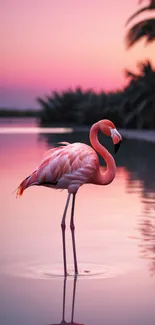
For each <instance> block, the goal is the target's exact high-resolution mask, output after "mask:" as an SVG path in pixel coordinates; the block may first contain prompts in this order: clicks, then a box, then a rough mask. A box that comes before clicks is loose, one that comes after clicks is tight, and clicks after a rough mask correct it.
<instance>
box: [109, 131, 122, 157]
mask: <svg viewBox="0 0 155 325" xmlns="http://www.w3.org/2000/svg"><path fill="white" fill-rule="evenodd" d="M111 137H112V140H113V143H114V151H115V153H116V152H117V151H118V149H119V147H120V144H121V142H122V136H121V135H120V133H119V132H118V131H117V130H116V129H111Z"/></svg>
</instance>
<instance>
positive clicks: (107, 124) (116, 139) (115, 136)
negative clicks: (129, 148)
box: [100, 120, 122, 153]
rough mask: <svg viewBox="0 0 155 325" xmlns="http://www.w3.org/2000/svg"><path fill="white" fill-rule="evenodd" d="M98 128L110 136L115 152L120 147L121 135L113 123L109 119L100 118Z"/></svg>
mask: <svg viewBox="0 0 155 325" xmlns="http://www.w3.org/2000/svg"><path fill="white" fill-rule="evenodd" d="M100 130H101V132H102V133H104V134H106V135H108V136H111V137H112V140H113V144H114V148H115V153H116V152H117V151H118V149H119V147H120V144H121V141H122V136H121V135H120V133H119V132H118V131H117V129H116V127H115V125H114V123H112V122H111V121H110V120H101V121H100Z"/></svg>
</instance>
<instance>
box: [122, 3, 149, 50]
mask: <svg viewBox="0 0 155 325" xmlns="http://www.w3.org/2000/svg"><path fill="white" fill-rule="evenodd" d="M142 1H143V0H141V1H139V3H141V2H142ZM149 2H150V3H149V5H148V6H146V7H143V8H141V9H140V10H138V11H137V12H136V13H134V14H133V15H132V16H131V17H129V19H128V20H127V22H126V25H127V24H128V23H129V22H130V21H131V20H132V19H133V18H135V17H137V15H139V14H140V13H142V12H146V11H150V10H154V9H155V0H150V1H149ZM142 37H145V38H146V43H149V42H152V41H153V40H155V18H150V19H145V20H142V21H140V22H139V23H137V24H135V25H134V26H132V27H131V28H130V29H129V31H128V32H127V34H126V44H127V48H129V47H131V46H133V45H134V44H135V43H136V42H137V41H139V40H140V39H141V38H142Z"/></svg>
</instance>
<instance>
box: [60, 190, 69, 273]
mask: <svg viewBox="0 0 155 325" xmlns="http://www.w3.org/2000/svg"><path fill="white" fill-rule="evenodd" d="M70 196H71V194H70V193H69V194H68V197H67V201H66V205H65V209H64V213H63V217H62V221H61V229H62V244H63V260H64V276H67V263H66V241H65V230H66V222H65V219H66V213H67V209H68V205H69V200H70Z"/></svg>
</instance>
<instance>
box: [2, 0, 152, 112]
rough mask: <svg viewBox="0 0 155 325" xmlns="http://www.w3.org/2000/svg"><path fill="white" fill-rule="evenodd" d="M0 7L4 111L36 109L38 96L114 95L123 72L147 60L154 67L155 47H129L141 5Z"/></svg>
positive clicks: (71, 1) (96, 0)
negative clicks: (77, 91) (129, 30)
mask: <svg viewBox="0 0 155 325" xmlns="http://www.w3.org/2000/svg"><path fill="white" fill-rule="evenodd" d="M146 3H147V2H146ZM144 5H145V2H144ZM0 7H1V9H0V12H1V13H0V16H1V17H0V25H1V30H2V35H1V51H0V107H4V106H5V107H12V108H14V107H17V108H35V107H36V108H37V106H38V104H37V103H36V97H37V96H43V95H44V94H48V93H50V92H51V91H52V90H65V89H67V88H69V87H70V88H73V89H74V88H75V87H76V86H81V87H82V88H84V89H87V88H92V89H94V90H96V91H99V90H101V89H104V90H106V91H107V90H116V89H118V88H120V87H122V86H123V85H124V83H125V78H124V74H123V70H124V68H128V69H133V70H134V71H136V63H137V62H138V61H141V60H144V59H147V58H149V59H150V60H151V61H152V63H153V64H154V61H155V59H154V53H155V45H149V46H147V47H145V41H141V42H139V44H137V45H135V46H134V47H133V48H132V49H130V50H128V51H127V49H126V47H125V42H124V37H125V31H126V29H125V22H126V20H127V18H128V17H129V16H130V15H131V14H133V12H135V11H136V10H138V9H139V8H140V6H138V1H137V0H129V1H125V0H117V1H107V0H27V1H25V0H5V1H1V4H0ZM146 15H147V17H149V16H152V15H150V14H148V13H147V14H145V15H144V14H143V15H141V16H140V17H139V18H138V19H135V20H134V21H133V23H134V22H136V21H138V20H140V19H142V18H144V17H146Z"/></svg>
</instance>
